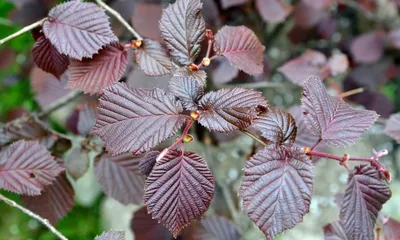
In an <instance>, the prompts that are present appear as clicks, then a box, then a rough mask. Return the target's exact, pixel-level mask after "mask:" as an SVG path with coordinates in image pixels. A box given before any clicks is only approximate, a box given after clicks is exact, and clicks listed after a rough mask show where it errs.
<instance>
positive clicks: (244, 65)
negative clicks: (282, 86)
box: [214, 26, 265, 75]
mask: <svg viewBox="0 0 400 240" xmlns="http://www.w3.org/2000/svg"><path fill="white" fill-rule="evenodd" d="M264 49H265V47H264V46H263V45H262V44H261V42H260V40H258V38H257V36H256V35H255V34H254V32H253V31H251V30H250V29H248V28H247V27H245V26H238V27H231V26H224V27H223V28H221V29H220V30H219V31H218V32H217V34H216V35H215V43H214V50H215V51H216V52H217V53H218V54H220V55H223V56H225V57H226V58H227V59H228V60H229V62H230V63H231V64H232V65H234V66H235V67H237V68H239V69H240V70H242V71H244V72H245V73H247V74H250V75H260V74H261V73H263V68H264V65H263V56H264Z"/></svg>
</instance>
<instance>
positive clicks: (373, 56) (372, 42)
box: [350, 32, 384, 63]
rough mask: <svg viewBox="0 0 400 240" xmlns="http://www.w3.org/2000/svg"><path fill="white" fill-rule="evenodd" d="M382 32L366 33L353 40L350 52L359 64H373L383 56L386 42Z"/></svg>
mask: <svg viewBox="0 0 400 240" xmlns="http://www.w3.org/2000/svg"><path fill="white" fill-rule="evenodd" d="M382 34H383V33H381V32H369V33H364V34H362V35H360V36H359V37H357V38H356V39H354V40H353V42H352V43H351V47H350V51H351V54H352V55H353V57H354V60H355V61H356V62H358V63H373V62H376V61H378V60H379V59H381V58H382V56H383V50H384V40H383V37H382Z"/></svg>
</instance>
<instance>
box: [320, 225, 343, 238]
mask: <svg viewBox="0 0 400 240" xmlns="http://www.w3.org/2000/svg"><path fill="white" fill-rule="evenodd" d="M323 230H324V237H325V238H324V239H325V240H347V236H346V231H345V230H344V228H343V225H342V223H341V222H340V221H339V220H337V221H335V222H333V223H329V224H327V225H325V226H324V227H323Z"/></svg>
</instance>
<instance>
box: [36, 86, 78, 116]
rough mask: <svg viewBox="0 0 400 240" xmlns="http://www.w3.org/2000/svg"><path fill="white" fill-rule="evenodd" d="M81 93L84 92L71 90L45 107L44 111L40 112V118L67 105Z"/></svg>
mask: <svg viewBox="0 0 400 240" xmlns="http://www.w3.org/2000/svg"><path fill="white" fill-rule="evenodd" d="M81 94H82V93H81V92H79V91H71V92H69V93H68V94H67V95H65V96H63V97H62V98H60V99H58V100H57V101H55V102H54V103H52V104H51V105H49V106H48V107H46V108H45V109H43V111H41V112H40V113H38V115H37V116H38V117H39V118H43V117H46V116H47V115H49V114H50V113H52V112H54V111H56V110H57V109H59V108H61V107H63V106H65V105H66V104H68V103H69V102H71V101H72V100H74V99H75V98H77V97H78V96H80V95H81Z"/></svg>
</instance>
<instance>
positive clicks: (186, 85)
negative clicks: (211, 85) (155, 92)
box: [169, 77, 204, 110]
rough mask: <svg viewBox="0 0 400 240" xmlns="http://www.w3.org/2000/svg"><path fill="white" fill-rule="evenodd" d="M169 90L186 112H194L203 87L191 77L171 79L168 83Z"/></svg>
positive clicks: (202, 92)
mask: <svg viewBox="0 0 400 240" xmlns="http://www.w3.org/2000/svg"><path fill="white" fill-rule="evenodd" d="M169 90H170V92H171V93H172V94H174V95H175V96H176V97H178V99H179V100H180V101H181V102H182V105H183V106H184V107H185V108H186V109H188V110H196V109H197V108H198V106H197V102H198V101H199V99H200V98H201V97H202V96H203V94H204V87H203V86H202V85H201V83H199V82H198V81H197V80H196V79H194V78H191V77H173V78H171V81H170V83H169Z"/></svg>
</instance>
